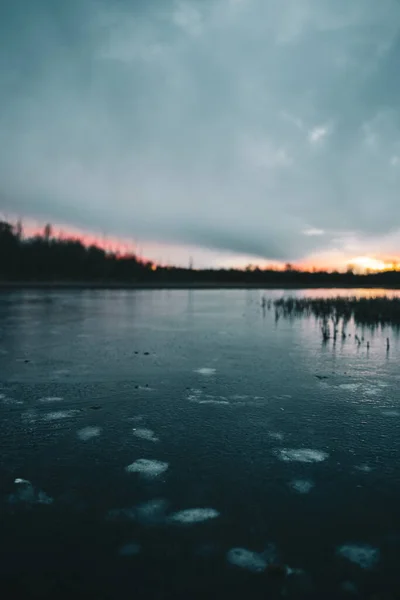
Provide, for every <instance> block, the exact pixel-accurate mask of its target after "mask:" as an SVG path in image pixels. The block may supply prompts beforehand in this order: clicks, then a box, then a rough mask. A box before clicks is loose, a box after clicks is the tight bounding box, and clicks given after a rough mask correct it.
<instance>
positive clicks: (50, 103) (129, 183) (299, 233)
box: [0, 0, 400, 260]
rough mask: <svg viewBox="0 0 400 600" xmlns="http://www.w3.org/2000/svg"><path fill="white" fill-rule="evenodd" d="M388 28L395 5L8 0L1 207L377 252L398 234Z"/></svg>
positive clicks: (1, 30) (259, 249)
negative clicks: (368, 245) (367, 246)
mask: <svg viewBox="0 0 400 600" xmlns="http://www.w3.org/2000/svg"><path fill="white" fill-rule="evenodd" d="M399 24H400V6H399V4H398V2H397V1H396V0H380V2H376V1H375V0H353V1H352V2H348V0H287V2H285V3H281V2H276V1H275V0H215V1H213V2H203V1H200V0H193V1H190V0H183V1H182V2H179V1H177V2H174V1H172V0H171V1H170V2H165V1H163V2H161V1H160V2H146V3H145V2H128V1H127V0H126V1H124V0H103V1H100V0H98V1H96V0H82V1H79V2H78V0H70V1H69V2H61V1H60V2H54V0H38V1H37V2H31V1H29V0H14V2H12V3H11V2H10V3H2V5H1V8H0V56H1V57H2V58H1V63H0V67H1V71H0V104H1V106H2V111H1V113H0V133H1V140H2V143H1V146H0V209H3V210H4V211H9V212H14V213H17V214H24V215H27V216H34V217H40V218H43V219H51V220H53V221H62V222H65V223H70V224H71V225H76V226H80V227H84V228H89V229H96V230H101V231H105V232H106V233H108V234H110V235H123V236H132V237H135V238H141V239H151V240H159V241H166V242H174V243H184V244H191V245H197V246H204V247H209V248H215V249H221V250H227V251H232V252H236V253H239V254H248V255H254V256H256V257H265V258H268V259H273V260H296V259H301V258H304V257H307V256H308V255H309V254H314V253H316V252H323V251H327V250H329V249H340V248H341V244H342V247H343V248H345V247H346V244H347V243H348V242H347V239H348V237H346V232H353V233H352V235H353V236H354V239H355V242H354V243H355V246H354V247H356V246H357V243H359V245H360V247H361V246H363V245H365V244H366V243H368V242H371V240H373V244H372V246H371V251H377V249H379V248H380V247H381V246H382V244H384V243H385V240H386V238H387V239H389V237H390V234H393V233H396V232H397V231H398V230H399V229H400V204H399V202H398V189H399V183H400V129H399V127H400V123H399V114H400V113H399V102H398V100H399V92H400V87H399V86H400V83H399V78H398V76H397V75H398V73H397V71H398V64H399V60H400V43H399V39H400V38H399V34H400V33H399V30H400V26H399ZM313 228H314V229H320V230H323V233H324V234H323V235H306V234H305V233H304V232H307V231H309V230H310V229H311V230H312V229H313ZM338 232H340V233H338ZM371 243H372V242H371Z"/></svg>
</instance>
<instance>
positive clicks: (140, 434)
mask: <svg viewBox="0 0 400 600" xmlns="http://www.w3.org/2000/svg"><path fill="white" fill-rule="evenodd" d="M133 435H134V436H135V437H137V438H139V439H141V440H146V441H148V442H159V441H160V440H159V438H158V437H157V436H156V435H155V433H154V431H152V430H151V429H146V428H144V427H143V428H140V427H139V428H137V429H136V428H135V429H134V430H133Z"/></svg>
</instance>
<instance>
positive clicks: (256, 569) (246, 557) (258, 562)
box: [226, 548, 268, 573]
mask: <svg viewBox="0 0 400 600" xmlns="http://www.w3.org/2000/svg"><path fill="white" fill-rule="evenodd" d="M226 560H227V561H228V562H229V563H231V565H235V567H240V568H241V569H247V570H248V571H251V572H252V573H262V571H265V569H266V567H267V564H268V563H267V560H266V559H265V558H264V557H263V555H262V554H258V553H257V552H252V551H251V550H246V548H231V549H230V550H229V551H228V552H227V554H226Z"/></svg>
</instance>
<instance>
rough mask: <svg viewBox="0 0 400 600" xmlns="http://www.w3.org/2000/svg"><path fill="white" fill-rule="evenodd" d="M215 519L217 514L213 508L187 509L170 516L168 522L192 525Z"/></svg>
mask: <svg viewBox="0 0 400 600" xmlns="http://www.w3.org/2000/svg"><path fill="white" fill-rule="evenodd" d="M217 517H219V512H218V511H217V510H215V508H188V509H186V510H181V511H179V512H176V513H174V514H173V515H171V516H170V517H169V521H171V522H172V523H182V524H183V525H192V524H194V523H203V522H204V521H209V520H210V519H216V518H217Z"/></svg>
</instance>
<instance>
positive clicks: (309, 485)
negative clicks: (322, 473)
mask: <svg viewBox="0 0 400 600" xmlns="http://www.w3.org/2000/svg"><path fill="white" fill-rule="evenodd" d="M289 485H290V487H291V488H292V490H294V491H295V492H298V493H299V494H308V493H309V492H311V490H312V489H313V487H314V483H313V482H312V481H309V480H308V479H293V481H291V482H290V484H289Z"/></svg>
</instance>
